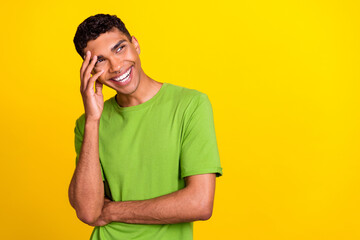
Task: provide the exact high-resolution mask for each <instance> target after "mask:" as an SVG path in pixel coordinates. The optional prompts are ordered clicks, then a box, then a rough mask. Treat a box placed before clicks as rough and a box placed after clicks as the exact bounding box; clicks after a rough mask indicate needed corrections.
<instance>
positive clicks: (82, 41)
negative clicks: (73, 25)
mask: <svg viewBox="0 0 360 240" xmlns="http://www.w3.org/2000/svg"><path fill="white" fill-rule="evenodd" d="M113 28H117V29H119V30H120V31H121V32H122V33H123V34H125V36H126V37H127V38H128V39H129V41H130V42H131V35H130V33H129V31H128V30H127V29H126V27H125V24H124V23H123V22H122V21H121V20H120V19H119V18H118V17H117V16H116V15H110V14H97V15H94V16H91V17H88V18H87V19H85V20H84V21H83V22H82V23H81V24H80V25H79V26H78V28H77V30H76V33H75V37H74V44H75V48H76V51H77V52H78V53H79V55H80V56H81V57H82V58H84V52H83V50H84V48H86V45H87V43H88V42H89V41H91V40H95V39H97V38H98V37H99V36H100V34H102V33H106V32H108V31H111V30H112V29H113Z"/></svg>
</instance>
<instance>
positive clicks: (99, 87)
mask: <svg viewBox="0 0 360 240" xmlns="http://www.w3.org/2000/svg"><path fill="white" fill-rule="evenodd" d="M102 88H103V84H102V83H101V82H99V81H98V80H96V81H95V93H101V92H102Z"/></svg>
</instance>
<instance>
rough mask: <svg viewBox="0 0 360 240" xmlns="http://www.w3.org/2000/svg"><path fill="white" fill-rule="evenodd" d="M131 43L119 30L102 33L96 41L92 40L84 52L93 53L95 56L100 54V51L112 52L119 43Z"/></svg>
mask: <svg viewBox="0 0 360 240" xmlns="http://www.w3.org/2000/svg"><path fill="white" fill-rule="evenodd" d="M119 42H120V43H123V42H129V39H128V37H127V36H126V35H125V34H124V33H122V32H121V31H120V30H118V29H113V30H110V31H107V32H105V33H102V34H100V35H99V37H97V38H96V39H94V40H90V41H89V42H88V43H87V45H86V47H85V48H84V52H85V53H86V52H87V51H90V52H92V53H93V54H100V53H98V52H99V51H101V52H102V51H111V50H112V49H113V48H114V47H115V46H116V45H117V44H118V43H119Z"/></svg>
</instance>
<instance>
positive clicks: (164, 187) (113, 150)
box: [75, 83, 222, 240]
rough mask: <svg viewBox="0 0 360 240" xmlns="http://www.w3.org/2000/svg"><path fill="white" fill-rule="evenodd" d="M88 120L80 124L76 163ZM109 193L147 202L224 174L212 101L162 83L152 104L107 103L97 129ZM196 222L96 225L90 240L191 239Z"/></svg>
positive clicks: (113, 195) (195, 92) (120, 198)
mask: <svg viewBox="0 0 360 240" xmlns="http://www.w3.org/2000/svg"><path fill="white" fill-rule="evenodd" d="M84 124H85V118H84V115H82V116H81V117H80V118H79V119H78V120H77V121H76V127H75V149H76V153H77V157H76V163H77V162H78V157H79V154H80V149H81V144H82V139H83V135H84ZM99 156H100V163H101V164H100V165H101V173H102V177H103V180H104V183H105V185H106V188H105V195H106V196H108V197H110V198H112V200H113V201H131V200H146V199H151V198H155V197H158V196H162V195H165V194H169V193H172V192H175V191H178V190H180V189H182V188H184V187H185V181H184V177H186V176H191V175H196V174H204V173H216V175H217V176H221V175H222V168H221V166H220V159H219V152H218V148H217V143H216V136H215V129H214V121H213V113H212V107H211V103H210V101H209V99H208V97H207V95H206V94H204V93H201V92H199V91H197V90H194V89H188V88H184V87H180V86H176V85H173V84H170V83H163V85H162V86H161V88H160V90H159V91H158V92H157V94H156V95H155V96H154V97H153V98H151V99H150V100H148V101H146V102H144V103H142V104H139V105H136V106H131V107H120V106H119V105H118V104H117V102H116V100H115V97H112V98H110V99H109V100H107V101H105V103H104V109H103V113H102V115H101V119H100V126H99ZM192 229H193V224H192V223H180V224H159V225H157V224H153V225H152V224H127V223H120V222H112V223H110V224H108V225H106V226H103V227H95V228H94V230H93V233H92V235H91V240H98V239H99V240H100V239H101V240H112V239H114V240H120V239H126V240H128V239H136V240H138V239H139V240H140V239H141V240H154V239H156V240H190V239H192V237H193V232H192Z"/></svg>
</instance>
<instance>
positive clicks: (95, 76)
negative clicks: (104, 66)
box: [86, 70, 104, 90]
mask: <svg viewBox="0 0 360 240" xmlns="http://www.w3.org/2000/svg"><path fill="white" fill-rule="evenodd" d="M103 72H104V70H101V71H100V72H97V73H96V74H94V75H93V76H92V77H91V78H90V79H89V81H88V83H87V87H86V89H87V90H88V89H93V88H92V87H93V86H94V82H95V80H96V79H98V77H99V76H100V75H101V74H102V73H103Z"/></svg>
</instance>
